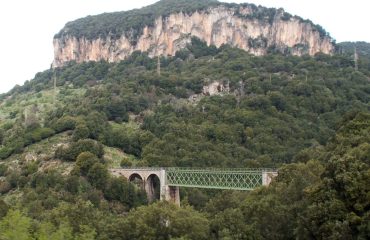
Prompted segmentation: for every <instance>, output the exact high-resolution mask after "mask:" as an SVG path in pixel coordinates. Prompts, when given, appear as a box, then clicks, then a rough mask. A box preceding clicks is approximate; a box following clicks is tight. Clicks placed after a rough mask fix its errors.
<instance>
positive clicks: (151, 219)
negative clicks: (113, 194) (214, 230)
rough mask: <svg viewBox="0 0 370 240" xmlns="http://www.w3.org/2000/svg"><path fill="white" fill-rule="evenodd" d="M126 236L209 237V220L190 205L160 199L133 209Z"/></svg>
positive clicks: (130, 237) (160, 237)
mask: <svg viewBox="0 0 370 240" xmlns="http://www.w3.org/2000/svg"><path fill="white" fill-rule="evenodd" d="M123 228H124V229H126V233H127V234H126V235H125V238H124V239H176V238H180V239H181V238H183V239H200V240H201V239H208V230H209V223H208V220H207V219H206V218H205V217H204V216H203V215H202V214H201V213H198V212H196V211H194V210H193V209H192V208H191V207H189V206H185V207H182V208H180V207H177V206H175V205H174V204H171V203H167V202H158V203H154V204H151V205H149V206H143V207H139V208H138V209H136V210H133V211H132V212H130V214H129V215H128V216H127V219H126V220H125V224H124V226H123Z"/></svg>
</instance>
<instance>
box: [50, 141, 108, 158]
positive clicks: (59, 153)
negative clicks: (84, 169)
mask: <svg viewBox="0 0 370 240" xmlns="http://www.w3.org/2000/svg"><path fill="white" fill-rule="evenodd" d="M82 152H91V153H92V154H94V155H96V156H97V157H98V158H101V157H102V156H103V155H104V149H103V145H102V144H101V143H99V142H97V141H94V140H92V139H81V140H78V141H77V142H73V143H71V144H70V145H69V146H68V147H63V146H61V147H59V148H58V149H57V150H56V151H55V157H56V158H60V159H63V160H68V161H74V160H76V158H77V156H78V155H79V154H80V153H82Z"/></svg>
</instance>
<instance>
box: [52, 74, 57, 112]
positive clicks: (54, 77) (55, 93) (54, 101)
mask: <svg viewBox="0 0 370 240" xmlns="http://www.w3.org/2000/svg"><path fill="white" fill-rule="evenodd" d="M53 80H54V83H53V86H54V96H53V105H54V107H55V103H56V97H57V75H56V71H55V69H54V76H53Z"/></svg>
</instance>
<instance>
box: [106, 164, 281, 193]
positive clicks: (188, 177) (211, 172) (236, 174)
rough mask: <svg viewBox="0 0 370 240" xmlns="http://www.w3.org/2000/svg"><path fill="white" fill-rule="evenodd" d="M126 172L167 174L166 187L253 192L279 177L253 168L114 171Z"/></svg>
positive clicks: (270, 172) (126, 169)
mask: <svg viewBox="0 0 370 240" xmlns="http://www.w3.org/2000/svg"><path fill="white" fill-rule="evenodd" d="M112 170H113V171H117V170H119V171H124V172H132V173H134V172H135V173H138V172H142V173H145V172H154V171H161V172H164V173H165V176H164V179H163V180H164V181H165V182H164V183H162V184H164V185H168V186H178V187H196V188H213V189H234V190H253V189H255V188H257V187H260V186H262V185H268V184H269V182H270V181H271V179H272V178H273V177H274V176H276V175H277V171H276V170H274V169H251V168H156V167H153V168H149V167H143V168H138V167H133V168H121V169H112Z"/></svg>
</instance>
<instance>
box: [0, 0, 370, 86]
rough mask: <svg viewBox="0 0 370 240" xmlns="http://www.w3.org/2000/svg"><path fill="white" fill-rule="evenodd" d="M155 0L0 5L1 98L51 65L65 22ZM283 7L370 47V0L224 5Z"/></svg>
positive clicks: (22, 0) (23, 0) (18, 0)
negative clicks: (55, 35)
mask: <svg viewBox="0 0 370 240" xmlns="http://www.w3.org/2000/svg"><path fill="white" fill-rule="evenodd" d="M156 1H157V0H134V1H127V0H60V1H55V0H2V1H1V2H0V31H1V36H0V54H1V55H0V56H1V58H0V93H3V92H6V91H8V90H10V89H11V88H12V87H13V86H14V85H15V84H20V85H22V84H23V83H24V81H25V80H30V79H32V78H33V76H34V75H35V74H36V73H37V72H40V71H44V70H46V69H48V68H49V67H50V64H51V62H52V60H53V46H52V39H53V36H54V34H55V33H57V32H58V31H59V30H60V29H61V28H62V27H63V26H64V24H65V23H66V22H68V21H71V20H74V19H77V18H80V17H84V16H87V15H95V14H99V13H103V12H113V11H122V10H129V9H132V8H140V7H142V6H145V5H149V4H152V3H154V2H156ZM223 2H238V3H240V2H249V3H254V4H256V5H262V6H266V7H277V8H279V7H282V8H284V9H285V10H286V11H287V12H289V13H291V14H293V15H299V16H301V17H303V18H309V19H311V20H312V21H313V22H314V23H316V24H320V25H321V26H323V27H324V29H325V30H326V31H328V32H329V33H330V34H331V36H332V37H333V38H334V39H336V40H337V42H341V41H367V42H370V31H369V28H368V25H369V24H370V14H369V10H370V8H369V7H370V2H369V1H367V0H352V1H348V0H244V1H243V0H223Z"/></svg>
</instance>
